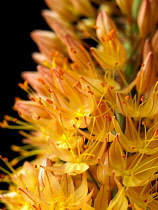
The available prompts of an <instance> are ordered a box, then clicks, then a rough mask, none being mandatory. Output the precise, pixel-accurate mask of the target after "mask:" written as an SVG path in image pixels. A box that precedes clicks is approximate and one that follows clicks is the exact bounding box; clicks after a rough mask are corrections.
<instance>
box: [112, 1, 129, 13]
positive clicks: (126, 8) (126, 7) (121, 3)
mask: <svg viewBox="0 0 158 210" xmlns="http://www.w3.org/2000/svg"><path fill="white" fill-rule="evenodd" d="M116 3H117V5H118V6H119V8H120V9H121V11H122V13H123V14H128V13H130V11H131V8H132V3H133V0H116Z"/></svg>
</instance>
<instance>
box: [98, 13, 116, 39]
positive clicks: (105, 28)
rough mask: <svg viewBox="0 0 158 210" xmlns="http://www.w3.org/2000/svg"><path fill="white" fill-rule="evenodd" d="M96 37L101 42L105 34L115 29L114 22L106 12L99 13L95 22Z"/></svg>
mask: <svg viewBox="0 0 158 210" xmlns="http://www.w3.org/2000/svg"><path fill="white" fill-rule="evenodd" d="M96 25H97V30H96V33H97V37H98V38H99V39H100V40H101V39H102V37H105V35H106V34H108V33H110V31H111V30H113V29H116V25H115V23H114V21H113V20H112V19H111V18H110V16H109V15H108V13H107V12H105V11H100V12H99V14H98V16H97V20H96Z"/></svg>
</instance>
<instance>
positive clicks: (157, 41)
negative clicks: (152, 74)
mask: <svg viewBox="0 0 158 210" xmlns="http://www.w3.org/2000/svg"><path fill="white" fill-rule="evenodd" d="M151 43H152V46H153V48H154V51H155V53H156V55H157V58H158V29H157V31H156V32H155V34H154V36H153V38H152V40H151Z"/></svg>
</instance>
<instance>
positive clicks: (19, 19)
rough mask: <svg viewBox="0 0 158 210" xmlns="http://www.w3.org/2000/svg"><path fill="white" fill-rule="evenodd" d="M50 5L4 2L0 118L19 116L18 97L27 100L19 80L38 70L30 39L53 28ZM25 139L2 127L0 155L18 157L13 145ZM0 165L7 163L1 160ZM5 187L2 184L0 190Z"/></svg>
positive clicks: (41, 1)
mask: <svg viewBox="0 0 158 210" xmlns="http://www.w3.org/2000/svg"><path fill="white" fill-rule="evenodd" d="M1 3H2V2H1ZM47 8H48V7H47V6H46V4H45V2H44V0H26V1H23V0H15V1H12V0H8V1H3V3H2V4H1V12H0V16H1V17H0V23H1V33H0V38H1V39H0V40H1V42H0V52H1V56H0V61H1V62H0V121H2V120H3V118H4V115H10V116H13V117H17V116H18V115H17V113H16V112H15V111H13V109H12V106H13V104H14V98H15V97H17V96H18V97H20V98H23V99H27V94H26V93H25V92H24V91H23V90H21V89H20V88H19V87H18V83H19V82H23V80H22V78H21V75H20V74H21V72H23V71H35V70H36V66H37V64H36V63H35V62H34V61H33V60H32V57H31V54H32V53H33V52H36V51H38V48H37V46H36V44H35V43H34V42H33V41H32V39H31V38H30V32H31V31H33V30H35V29H47V30H50V28H49V27H48V25H47V24H46V22H45V21H44V19H43V17H42V15H41V11H42V9H47ZM22 138H23V137H22V136H21V135H20V134H19V133H18V130H10V129H3V128H0V155H2V157H7V158H8V159H9V160H11V159H13V158H14V157H15V156H17V155H18V154H16V153H15V152H12V150H11V148H10V146H11V145H12V144H15V145H21V144H22V143H21V141H22ZM0 165H1V166H2V167H3V166H4V164H3V163H2V161H0ZM5 168H6V167H5ZM4 187H5V185H4V184H3V183H1V184H0V189H3V188H4ZM2 206H3V205H2ZM2 206H1V204H0V207H2Z"/></svg>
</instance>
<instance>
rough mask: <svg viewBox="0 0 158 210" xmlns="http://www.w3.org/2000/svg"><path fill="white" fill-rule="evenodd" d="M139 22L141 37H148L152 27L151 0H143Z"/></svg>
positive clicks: (139, 12)
mask: <svg viewBox="0 0 158 210" xmlns="http://www.w3.org/2000/svg"><path fill="white" fill-rule="evenodd" d="M137 24H138V29H139V34H140V36H141V37H146V36H147V35H148V33H149V32H150V29H151V6H150V2H149V0H142V3H141V5H140V8H139V11H138V17H137Z"/></svg>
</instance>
